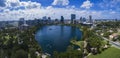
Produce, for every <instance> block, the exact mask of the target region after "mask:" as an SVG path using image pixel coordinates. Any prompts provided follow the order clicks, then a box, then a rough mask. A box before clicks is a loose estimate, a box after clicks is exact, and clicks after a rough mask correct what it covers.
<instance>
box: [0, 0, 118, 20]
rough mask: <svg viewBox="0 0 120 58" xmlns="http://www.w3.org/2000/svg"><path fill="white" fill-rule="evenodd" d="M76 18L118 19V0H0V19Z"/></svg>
mask: <svg viewBox="0 0 120 58" xmlns="http://www.w3.org/2000/svg"><path fill="white" fill-rule="evenodd" d="M71 14H76V16H77V19H79V18H80V17H81V16H82V17H86V18H87V17H88V16H89V15H92V17H93V18H94V19H116V18H117V19H120V0H0V20H5V21H6V20H18V19H19V18H25V19H26V20H28V19H30V20H31V19H34V18H42V17H43V16H49V17H51V18H52V19H55V18H60V16H64V18H65V19H70V15H71Z"/></svg>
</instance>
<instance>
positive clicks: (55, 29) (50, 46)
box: [35, 25, 82, 54]
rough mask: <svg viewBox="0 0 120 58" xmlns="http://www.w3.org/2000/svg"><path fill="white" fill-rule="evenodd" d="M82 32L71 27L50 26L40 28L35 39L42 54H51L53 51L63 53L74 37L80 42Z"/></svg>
mask: <svg viewBox="0 0 120 58" xmlns="http://www.w3.org/2000/svg"><path fill="white" fill-rule="evenodd" d="M81 36H82V32H81V31H80V30H79V29H78V28H76V27H71V26H62V25H51V26H43V27H41V28H40V29H39V30H38V31H37V33H36V35H35V39H36V40H37V41H38V43H39V44H40V46H41V47H42V50H43V52H44V53H49V54H52V53H53V51H58V52H63V51H65V50H66V48H67V47H68V46H69V44H70V40H71V39H72V38H74V37H76V38H77V40H80V38H81Z"/></svg>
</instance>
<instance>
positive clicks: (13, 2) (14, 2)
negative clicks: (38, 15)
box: [5, 0, 41, 9]
mask: <svg viewBox="0 0 120 58" xmlns="http://www.w3.org/2000/svg"><path fill="white" fill-rule="evenodd" d="M5 4H6V6H5V7H6V8H7V7H10V8H20V7H24V8H25V9H32V8H40V7H41V4H40V3H37V2H31V1H19V0H6V2H5Z"/></svg>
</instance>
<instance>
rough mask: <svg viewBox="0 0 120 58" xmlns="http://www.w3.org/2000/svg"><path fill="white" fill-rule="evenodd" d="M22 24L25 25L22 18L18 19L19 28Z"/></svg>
mask: <svg viewBox="0 0 120 58" xmlns="http://www.w3.org/2000/svg"><path fill="white" fill-rule="evenodd" d="M24 23H25V20H24V18H20V19H19V26H20V25H22V24H24Z"/></svg>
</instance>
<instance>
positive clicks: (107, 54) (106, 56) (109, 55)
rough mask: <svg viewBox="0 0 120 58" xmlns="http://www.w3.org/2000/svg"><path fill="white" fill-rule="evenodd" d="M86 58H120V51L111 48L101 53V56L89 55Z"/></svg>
mask: <svg viewBox="0 0 120 58" xmlns="http://www.w3.org/2000/svg"><path fill="white" fill-rule="evenodd" d="M88 58H120V49H117V48H115V47H111V48H108V49H107V50H105V51H103V52H102V53H101V54H97V55H90V56H89V57H88Z"/></svg>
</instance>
